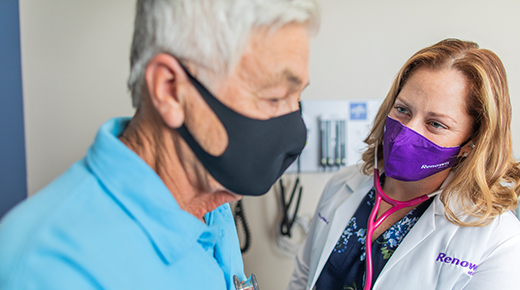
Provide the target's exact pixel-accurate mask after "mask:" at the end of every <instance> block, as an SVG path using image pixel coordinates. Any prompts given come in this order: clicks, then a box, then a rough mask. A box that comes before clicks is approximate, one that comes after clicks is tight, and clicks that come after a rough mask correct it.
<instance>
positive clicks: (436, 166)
mask: <svg viewBox="0 0 520 290" xmlns="http://www.w3.org/2000/svg"><path fill="white" fill-rule="evenodd" d="M448 165H450V162H449V161H446V162H444V163H440V164H435V165H426V164H423V166H421V169H429V168H438V167H446V166H448Z"/></svg>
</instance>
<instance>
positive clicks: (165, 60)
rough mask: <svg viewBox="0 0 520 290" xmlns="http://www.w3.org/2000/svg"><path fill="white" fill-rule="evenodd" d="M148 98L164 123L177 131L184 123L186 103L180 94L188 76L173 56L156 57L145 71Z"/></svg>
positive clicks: (160, 55)
mask: <svg viewBox="0 0 520 290" xmlns="http://www.w3.org/2000/svg"><path fill="white" fill-rule="evenodd" d="M145 80H146V85H147V88H148V96H149V98H150V102H151V104H152V106H154V107H155V109H156V111H157V112H158V114H159V115H160V116H161V118H162V119H163V121H164V123H165V124H166V125H167V126H168V127H170V128H174V129H177V128H179V127H181V126H182V124H183V123H184V117H185V115H184V101H183V98H182V96H181V95H180V94H179V84H185V83H186V81H187V80H188V79H187V75H186V73H185V72H184V70H183V69H182V67H181V66H180V64H179V62H178V61H177V60H176V59H175V58H174V57H173V56H171V55H168V54H164V53H161V54H158V55H156V56H154V57H153V58H152V59H151V60H150V62H149V63H148V65H147V66H146V71H145Z"/></svg>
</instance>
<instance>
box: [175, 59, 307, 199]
mask: <svg viewBox="0 0 520 290" xmlns="http://www.w3.org/2000/svg"><path fill="white" fill-rule="evenodd" d="M183 68H184V67H183ZM184 71H185V72H186V74H187V75H188V77H189V79H190V81H191V83H192V84H193V85H194V86H195V88H196V89H197V91H198V92H199V93H200V94H201V96H202V97H203V98H204V100H205V101H206V103H207V104H208V105H209V107H210V108H211V109H212V110H213V112H215V114H216V115H217V117H218V118H219V119H220V121H221V122H222V124H223V125H224V128H225V129H226V132H227V135H228V138H229V143H228V147H227V148H226V150H225V151H224V153H223V154H222V155H221V156H218V157H215V156H213V155H211V154H208V153H207V152H206V151H204V149H202V148H201V147H200V145H199V144H198V143H197V141H195V139H194V138H193V136H192V135H191V134H190V132H188V130H187V128H186V126H184V125H182V126H181V127H180V128H179V129H177V131H178V132H179V134H180V135H181V136H182V137H183V138H184V140H185V141H186V143H188V146H190V148H191V150H193V152H194V153H195V155H196V156H197V158H198V159H199V160H200V162H202V164H203V165H204V167H205V168H206V169H207V170H208V172H209V173H210V174H211V175H212V176H213V177H214V178H215V179H216V180H217V181H218V182H219V183H220V184H222V185H223V186H224V187H226V188H227V189H228V190H230V191H232V192H234V193H236V194H240V195H262V194H265V193H266V192H267V191H269V189H270V188H271V186H272V185H273V184H274V183H275V182H276V180H277V179H278V178H280V176H282V174H283V172H284V171H285V170H286V169H287V167H289V165H291V163H292V162H293V161H294V160H295V159H296V157H298V155H300V153H301V152H302V150H303V147H304V146H305V142H306V139H307V130H306V128H305V124H304V123H303V119H302V117H301V114H300V111H296V112H292V113H289V114H287V115H283V116H280V117H276V118H272V119H269V120H256V119H251V118H248V117H245V116H242V115H240V114H238V113H237V112H235V111H233V110H232V109H230V108H228V107H226V106H225V105H224V104H222V103H221V102H220V101H219V100H217V99H216V98H215V97H214V96H213V95H212V94H211V93H210V92H209V91H208V90H207V89H206V88H205V87H204V86H203V85H202V84H201V83H200V82H199V81H198V80H197V79H195V78H194V77H193V76H192V75H191V74H190V73H189V72H188V70H187V69H186V68H184Z"/></svg>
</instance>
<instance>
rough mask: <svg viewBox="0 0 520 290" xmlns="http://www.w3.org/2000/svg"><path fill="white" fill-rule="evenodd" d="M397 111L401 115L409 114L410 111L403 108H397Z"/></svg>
mask: <svg viewBox="0 0 520 290" xmlns="http://www.w3.org/2000/svg"><path fill="white" fill-rule="evenodd" d="M395 108H396V109H397V111H398V112H399V113H401V114H408V110H407V109H405V108H403V107H395Z"/></svg>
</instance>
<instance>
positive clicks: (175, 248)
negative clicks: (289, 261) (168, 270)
mask: <svg viewBox="0 0 520 290" xmlns="http://www.w3.org/2000/svg"><path fill="white" fill-rule="evenodd" d="M129 122H130V118H114V119H111V120H109V121H108V122H106V123H105V124H103V125H102V126H101V128H100V129H99V131H98V133H97V136H96V139H95V141H94V144H93V145H92V146H91V147H90V149H89V150H88V153H87V157H86V160H87V165H88V167H89V169H90V170H91V171H92V173H93V174H94V175H95V176H96V177H97V178H98V180H99V182H100V183H101V185H102V186H103V187H105V188H106V191H107V193H108V194H109V195H111V196H112V198H113V199H115V200H116V202H117V203H118V204H119V206H121V207H122V208H123V209H124V210H125V211H126V212H127V213H128V215H130V216H131V217H132V218H133V219H135V221H136V222H137V224H138V225H139V226H140V228H141V229H142V231H143V232H144V233H145V234H146V235H147V236H148V237H149V239H150V240H151V242H152V243H153V245H154V246H155V248H156V249H157V251H158V254H159V255H160V256H161V257H162V259H163V260H164V261H165V263H167V264H169V263H170V262H172V260H174V259H176V258H178V257H179V256H181V255H182V254H183V253H185V252H186V249H187V248H189V247H191V246H193V245H194V244H195V243H197V241H199V242H200V243H201V244H202V245H205V247H211V244H212V243H213V244H214V243H215V242H216V237H217V234H216V232H215V230H213V229H211V228H210V227H208V226H207V225H205V224H204V223H203V222H201V221H200V220H198V219H197V218H196V217H195V216H193V215H191V214H190V213H188V212H186V211H184V210H182V209H181V208H180V207H179V205H178V203H177V201H176V200H175V198H174V197H173V195H172V194H171V192H170V191H169V190H168V188H167V187H166V185H165V184H164V183H163V181H162V180H161V179H160V178H159V176H158V175H157V174H156V173H155V171H154V170H153V169H152V168H151V167H149V166H148V164H146V163H145V162H144V161H143V160H142V159H141V158H140V157H139V156H138V155H137V154H135V153H134V152H133V151H132V150H130V149H129V148H128V147H126V146H125V145H124V144H123V143H122V142H121V141H120V140H119V139H118V137H119V136H120V135H121V134H122V133H123V131H124V130H125V128H126V127H127V126H128V123H129Z"/></svg>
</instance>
